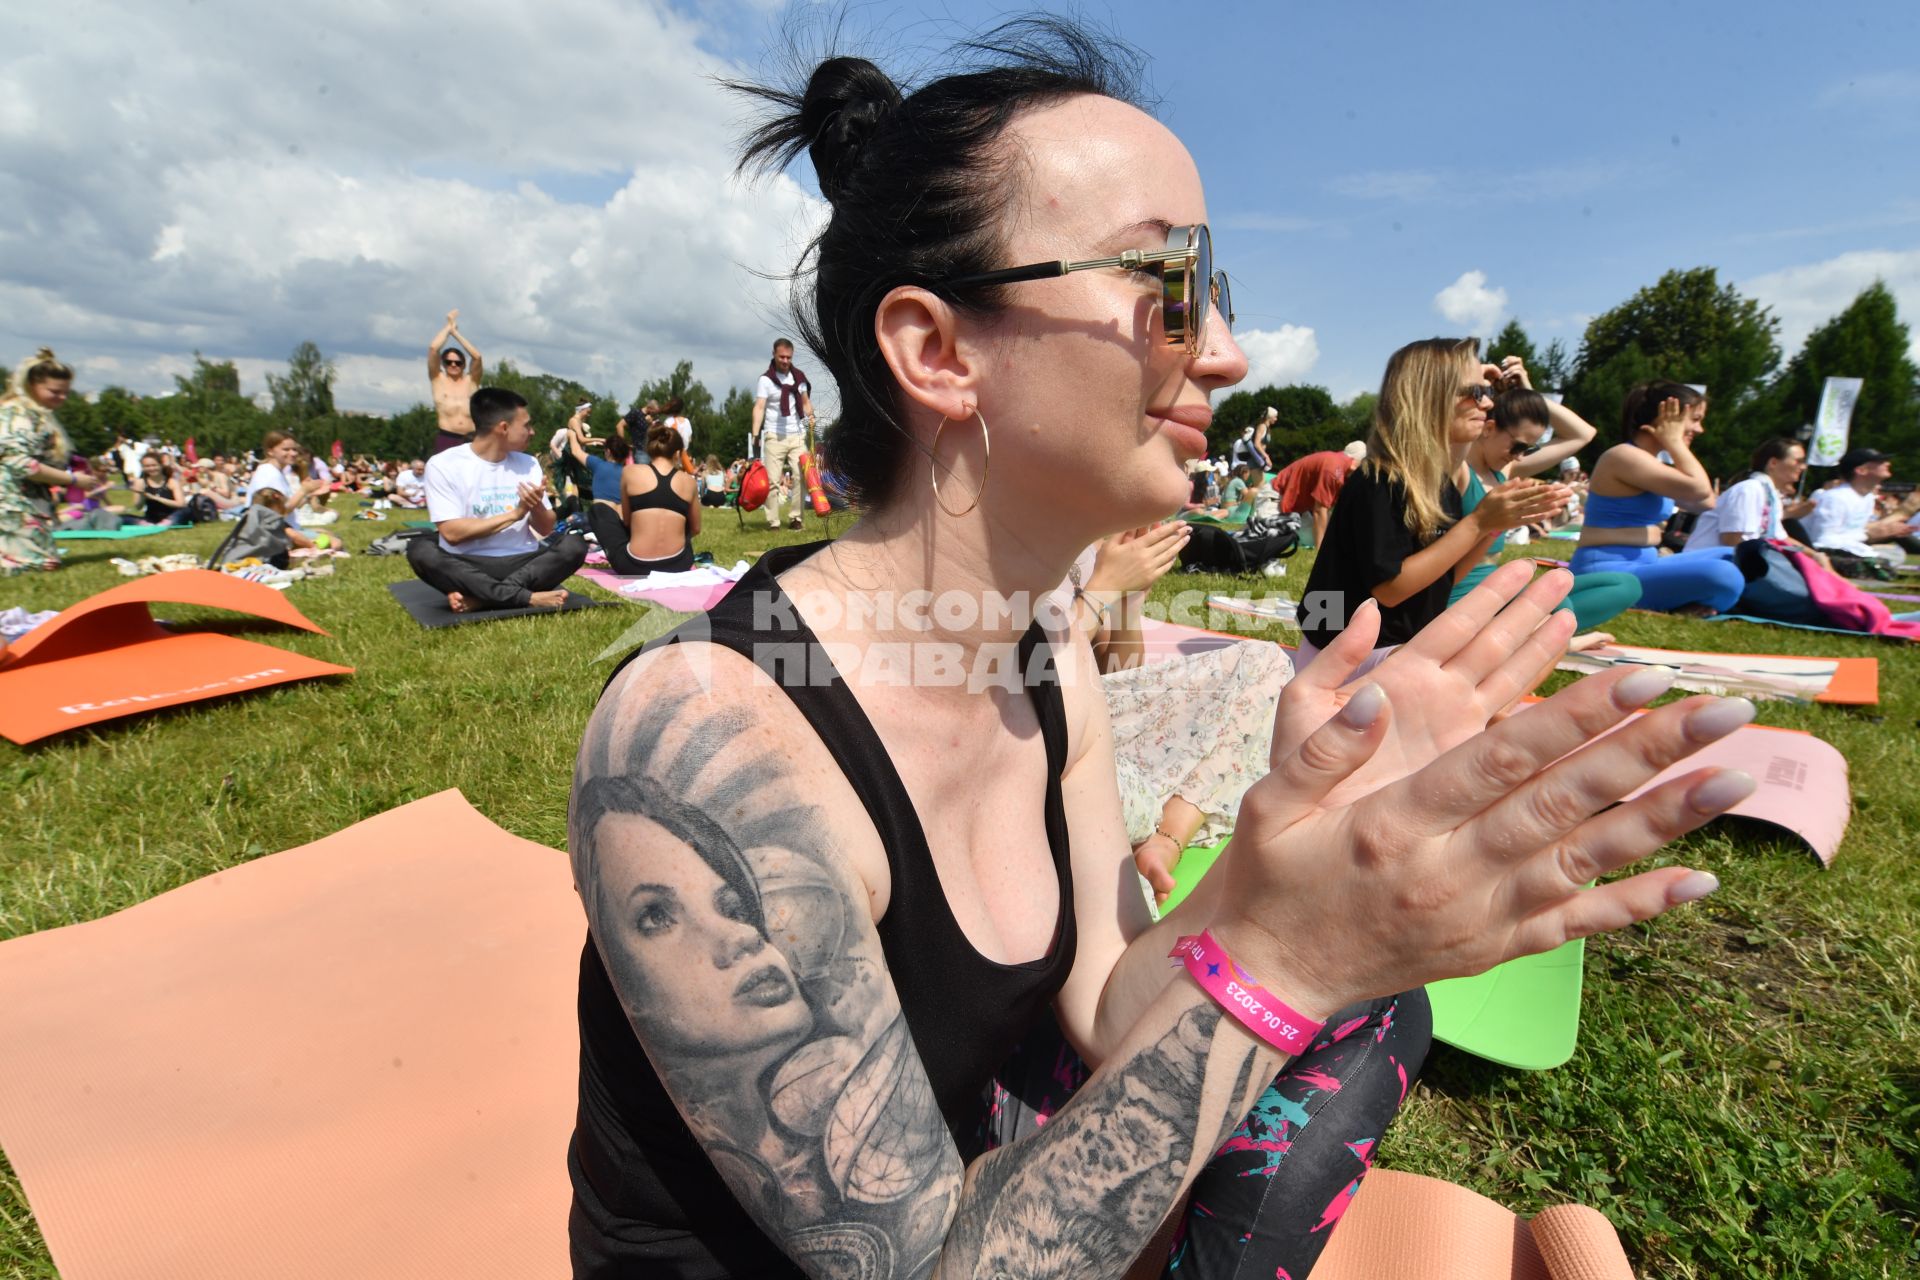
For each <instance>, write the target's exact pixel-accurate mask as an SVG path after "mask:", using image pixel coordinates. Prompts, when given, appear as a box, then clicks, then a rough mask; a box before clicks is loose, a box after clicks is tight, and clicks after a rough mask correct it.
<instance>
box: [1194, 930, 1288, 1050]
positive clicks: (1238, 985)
mask: <svg viewBox="0 0 1920 1280" xmlns="http://www.w3.org/2000/svg"><path fill="white" fill-rule="evenodd" d="M1167 955H1168V958H1169V959H1171V960H1173V961H1175V962H1176V963H1180V964H1185V965H1186V967H1187V972H1188V973H1190V974H1192V975H1193V980H1194V981H1195V982H1197V983H1199V984H1200V989H1201V990H1202V991H1204V992H1206V993H1207V994H1208V995H1210V996H1212V997H1213V998H1214V1000H1215V1001H1216V1002H1217V1003H1218V1004H1219V1005H1220V1007H1221V1008H1223V1009H1225V1010H1226V1011H1227V1012H1228V1013H1230V1014H1232V1015H1233V1016H1234V1018H1235V1019H1237V1020H1238V1021H1239V1022H1240V1024H1241V1025H1242V1026H1244V1027H1246V1029H1247V1030H1249V1031H1251V1032H1253V1034H1254V1035H1256V1036H1258V1037H1259V1038H1260V1039H1262V1040H1264V1041H1266V1042H1267V1043H1268V1044H1270V1045H1272V1046H1273V1047H1274V1048H1276V1049H1278V1050H1280V1051H1281V1052H1282V1053H1286V1054H1291V1055H1292V1056H1293V1057H1296V1058H1297V1057H1299V1056H1300V1055H1301V1054H1303V1053H1305V1052H1306V1051H1307V1047H1308V1046H1309V1045H1311V1044H1312V1043H1313V1038H1314V1037H1315V1036H1317V1035H1319V1034H1320V1029H1321V1028H1322V1027H1324V1026H1326V1023H1324V1022H1315V1021H1314V1020H1313V1019H1312V1018H1309V1017H1307V1016H1306V1015H1305V1014H1303V1013H1299V1012H1297V1011H1295V1010H1294V1009H1291V1008H1289V1007H1288V1006H1287V1003H1286V1002H1285V1001H1284V1000H1282V999H1280V997H1278V996H1276V995H1274V994H1273V993H1272V992H1271V991H1268V990H1267V989H1266V988H1265V987H1262V986H1260V985H1259V984H1257V983H1256V982H1254V980H1253V977H1252V975H1250V974H1249V973H1247V971H1246V970H1245V969H1242V968H1241V967H1240V966H1239V965H1237V964H1235V963H1234V962H1233V961H1232V960H1231V959H1229V958H1228V956H1227V952H1226V949H1225V948H1224V947H1222V946H1221V945H1220V944H1219V943H1218V942H1216V941H1214V938H1213V935H1212V934H1211V933H1201V934H1197V935H1193V936H1190V937H1185V938H1182V939H1180V940H1179V941H1178V942H1176V943H1174V944H1173V950H1172V951H1170V952H1168V953H1167Z"/></svg>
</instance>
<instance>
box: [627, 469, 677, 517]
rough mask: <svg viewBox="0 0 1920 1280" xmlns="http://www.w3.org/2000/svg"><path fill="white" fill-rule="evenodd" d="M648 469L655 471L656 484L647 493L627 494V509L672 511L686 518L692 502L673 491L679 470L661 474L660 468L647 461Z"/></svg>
mask: <svg viewBox="0 0 1920 1280" xmlns="http://www.w3.org/2000/svg"><path fill="white" fill-rule="evenodd" d="M647 470H649V471H651V472H653V475H654V486H653V488H651V489H649V490H647V491H646V492H645V493H634V494H629V495H628V496H627V510H629V511H654V510H659V511H672V512H674V513H676V514H677V515H679V516H680V517H681V518H683V519H684V518H685V517H686V514H687V508H688V507H689V506H691V505H692V504H691V503H689V502H688V501H687V500H686V499H685V498H683V497H681V496H680V495H679V494H677V493H675V492H674V491H673V477H674V476H676V475H678V474H679V472H678V471H672V472H669V473H667V474H666V475H661V474H660V468H658V467H656V466H654V465H653V463H651V462H649V463H647Z"/></svg>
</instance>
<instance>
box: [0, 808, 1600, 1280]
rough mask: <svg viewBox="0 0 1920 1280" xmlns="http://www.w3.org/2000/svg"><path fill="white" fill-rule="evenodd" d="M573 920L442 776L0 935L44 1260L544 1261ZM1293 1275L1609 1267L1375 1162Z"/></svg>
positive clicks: (113, 1265)
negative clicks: (112, 908)
mask: <svg viewBox="0 0 1920 1280" xmlns="http://www.w3.org/2000/svg"><path fill="white" fill-rule="evenodd" d="M585 925H586V922H585V919H584V917H583V916H582V913H581V910H580V905H579V900H578V898H577V897H576V896H575V894H574V892H573V878H572V875H571V870H570V868H569V865H568V863H567V859H566V857H565V855H564V854H562V853H560V852H558V851H557V850H553V849H548V848H545V847H543V846H541V845H537V844H534V843H532V842H530V841H527V840H522V839H520V838H518V837H516V836H512V835H509V834H507V833H506V832H504V831H501V830H500V829H499V828H498V827H496V826H494V825H493V824H492V823H491V822H489V821H488V820H487V819H486V818H485V817H483V816H482V815H481V814H479V813H478V812H476V811H475V810H474V808H473V807H472V806H471V805H469V804H468V803H467V801H466V799H465V798H464V797H462V796H461V794H460V793H459V792H457V791H443V792H441V793H440V794H438V795H435V796H432V797H429V798H428V799H425V800H417V801H415V802H413V803H412V804H409V805H405V806H403V807H402V808H399V809H396V810H393V811H392V812H390V813H385V814H382V815H380V816H379V817H376V818H370V819H368V820H366V821H364V822H361V823H359V824H357V825H355V826H352V827H349V828H347V829H346V830H344V831H341V832H339V833H337V834H335V835H331V836H328V837H326V838H325V839H322V840H318V841H316V842H314V843H313V844H309V845H305V846H303V847H301V848H298V849H292V850H289V851H287V852H285V853H281V854H277V855H274V856H271V857H266V858H261V859H258V860H256V861H254V862H250V863H247V864H245V865H243V866H240V867H236V868H234V869H232V870H229V871H222V872H219V873H217V874H215V875H212V876H208V877H206V878H205V879H202V880H198V881H195V882H194V883H192V884H189V885H186V886H184V887H182V888H179V889H175V890H173V891H172V892H171V893H165V894H162V895H160V896H159V897H157V898H154V899H152V900H151V901H148V902H144V903H142V904H140V905H139V906H136V907H131V908H129V909H127V910H125V911H122V912H120V913H119V914H117V915H113V916H108V917H107V918H105V919H103V920H96V921H92V922H90V923H87V924H79V925H72V926H69V927H67V928H63V929H53V930H49V931H47V932H45V933H38V934H32V935H29V936H27V937H23V938H16V939H13V940H11V941H9V942H4V943H0V1009H5V1010H6V1017H5V1018H3V1019H0V1146H3V1147H4V1148H5V1150H6V1153H7V1156H8V1158H10V1159H11V1160H12V1161H13V1166H14V1169H15V1170H16V1172H17V1173H18V1174H19V1177H20V1181H21V1184H22V1186H23V1187H24V1188H25V1189H26V1194H27V1198H28V1201H29V1202H30V1204H31V1206H32V1208H33V1211H34V1214H35V1216H36V1218H37V1220H38V1222H39V1225H40V1229H41V1231H42V1232H43V1234H44V1235H45V1237H46V1241H47V1246H48V1248H49V1249H50V1250H51V1251H52V1254H53V1259H54V1262H55V1264H56V1265H57V1266H58V1267H59V1269H60V1274H61V1276H62V1277H63V1278H64V1280H257V1278H258V1277H261V1276H272V1277H274V1278H275V1280H308V1278H312V1280H337V1278H338V1277H345V1276H351V1277H354V1280H401V1278H403V1277H406V1278H412V1277H420V1276H461V1277H475V1278H478V1280H487V1278H489V1277H499V1278H500V1280H545V1278H548V1277H551V1278H552V1280H563V1277H565V1276H566V1275H567V1274H568V1263H567V1241H566V1216H567V1207H568V1199H569V1195H570V1191H569V1187H568V1182H567V1172H566V1145H567V1139H568V1135H569V1134H570V1133H571V1131H572V1127H573V1112H574V1099H575V1070H576V1062H577V1044H578V1040H577V1032H576V1029H575V1026H574V1000H575V991H576V984H577V982H578V973H579V954H580V947H581V945H582V943H583V941H584V938H585V931H586V930H585ZM1543 1267H1544V1268H1545V1269H1542V1268H1543ZM1582 1268H1584V1269H1582ZM1313 1274H1314V1277H1315V1280H1329V1278H1331V1280H1362V1278H1364V1280H1395V1278H1396V1277H1404V1278H1405V1280H1440V1278H1441V1277H1446V1278H1448V1280H1456V1278H1461V1277H1470V1278H1472V1280H1482V1278H1484V1280H1507V1278H1508V1277H1525V1278H1526V1280H1576V1278H1577V1280H1613V1278H1614V1277H1616V1276H1618V1277H1620V1278H1621V1280H1626V1277H1628V1276H1629V1275H1630V1273H1629V1272H1628V1271H1626V1270H1625V1259H1624V1257H1623V1256H1622V1255H1621V1254H1620V1246H1619V1244H1618V1242H1617V1240H1615V1238H1614V1236H1613V1234H1612V1229H1611V1228H1610V1227H1609V1226H1608V1225H1607V1222H1606V1219H1605V1218H1603V1217H1601V1216H1600V1215H1599V1214H1597V1213H1595V1212H1594V1211H1593V1210H1591V1209H1580V1208H1578V1207H1575V1206H1565V1207H1562V1208H1556V1209H1550V1210H1548V1211H1547V1212H1546V1213H1543V1214H1541V1215H1540V1216H1539V1217H1537V1218H1535V1219H1533V1221H1532V1222H1531V1223H1530V1224H1527V1223H1521V1222H1519V1221H1518V1220H1517V1219H1516V1218H1515V1217H1514V1216H1513V1215H1512V1214H1511V1213H1508V1212H1507V1211H1506V1210H1504V1209H1502V1208H1500V1207H1499V1206H1498V1205H1496V1204H1494V1203H1493V1202H1492V1201H1489V1200H1486V1199H1484V1198H1482V1197H1480V1196H1478V1195H1475V1194H1474V1193H1473V1192H1470V1191H1466V1190H1464V1189H1463V1188H1459V1187H1454V1186H1450V1185H1448V1184H1446V1183H1440V1182H1434V1181H1431V1180H1430V1179H1426V1178H1418V1177H1413V1176H1411V1175H1407V1174H1398V1173H1393V1172H1391V1171H1387V1170H1378V1169H1376V1170H1375V1171H1374V1172H1373V1173H1372V1174H1370V1175H1369V1176H1368V1178H1367V1180H1366V1182H1365V1183H1364V1184H1363V1185H1362V1188H1361V1190H1360V1193H1359V1195H1358V1196H1357V1197H1356V1199H1355V1200H1354V1203H1353V1207H1352V1208H1351V1209H1349V1210H1348V1212H1347V1214H1346V1215H1345V1217H1344V1218H1343V1219H1342V1221H1341V1223H1340V1225H1339V1227H1338V1229H1337V1230H1336V1231H1335V1233H1334V1236H1333V1241H1332V1243H1331V1245H1330V1246H1329V1248H1328V1250H1327V1253H1326V1255H1325V1256H1324V1257H1323V1258H1322V1260H1321V1262H1320V1264H1319V1266H1318V1267H1317V1268H1316V1269H1315V1271H1314V1273H1313Z"/></svg>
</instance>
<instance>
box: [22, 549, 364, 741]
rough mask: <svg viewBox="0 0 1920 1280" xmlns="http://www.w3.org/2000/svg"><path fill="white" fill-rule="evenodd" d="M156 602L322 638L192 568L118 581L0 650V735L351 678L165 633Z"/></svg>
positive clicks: (253, 594)
mask: <svg viewBox="0 0 1920 1280" xmlns="http://www.w3.org/2000/svg"><path fill="white" fill-rule="evenodd" d="M153 601H164V602H166V603H169V604H191V605H204V606H207V607H209V608H214V609H231V610H233V611H234V612H236V613H251V614H254V615H255V616H257V617H262V618H266V619H268V620H269V621H272V622H278V623H282V624H283V625H285V626H289V627H299V628H300V629H301V630H303V631H312V632H316V633H318V634H320V635H325V634H327V633H326V632H325V631H324V630H322V629H321V628H320V627H317V626H315V625H314V624H313V623H312V622H309V621H308V620H307V618H306V615H304V614H302V613H301V612H300V610H299V609H297V608H296V607H294V604H293V602H292V601H290V600H288V599H287V598H286V596H284V595H282V594H281V593H280V592H278V591H275V590H274V589H273V588H272V587H267V586H262V585H261V584H260V583H257V582H247V581H244V580H242V579H238V578H231V577H228V576H227V575H226V574H224V573H214V572H212V571H210V570H206V569H190V570H184V571H182V572H179V573H156V574H153V575H151V576H149V577H145V578H136V579H134V580H133V581H132V582H123V583H121V584H120V585H119V586H117V587H113V588H111V589H109V590H106V591H102V592H101V593H100V594H99V595H97V596H92V597H90V598H88V599H86V600H82V601H81V602H80V603H79V604H76V605H74V606H72V607H71V608H69V609H65V610H63V611H62V612H61V613H60V615H59V616H58V617H56V618H52V619H49V620H48V621H46V622H44V623H42V624H41V625H40V626H38V627H36V628H34V629H33V630H32V631H30V632H28V633H27V634H26V635H25V636H23V637H22V638H21V639H20V640H19V641H17V642H16V643H15V644H13V645H12V646H11V647H8V648H4V649H0V735H5V736H6V737H8V738H10V739H12V740H13V741H14V742H17V743H21V744H23V745H24V744H26V743H29V742H36V741H38V740H39V739H41V738H45V737H48V736H49V735H51V734H56V733H63V732H65V731H67V730H69V729H77V728H80V727H82V726H83V725H89V724H99V723H101V722H102V721H105V720H117V719H119V718H120V717H122V716H130V715H137V714H139V713H140V712H142V711H151V710H154V709H156V708H159V707H173V706H179V705H181V704H182V703H187V702H199V701H201V700H202V699H205V698H219V697H225V696H226V695H228V694H233V693H241V692H244V691H245V690H248V689H259V688H264V687H265V686H267V685H275V684H285V683H287V682H288V681H291V680H308V679H311V678H313V677H314V676H330V675H351V674H353V668H352V667H340V666H335V665H334V664H333V663H330V662H321V661H318V660H317V659H314V658H309V657H306V656H304V655H302V654H298V653H293V652H291V651H289V650H286V649H278V648H275V647H274V646H272V645H266V644H259V643H257V642H255V641H252V640H242V639H240V638H239V637H238V636H228V635H220V634H218V633H215V632H178V631H169V630H168V629H167V628H165V627H163V626H161V625H160V624H159V623H157V622H155V621H154V620H153V615H152V613H150V612H149V611H148V609H147V606H148V604H149V603H151V602H153Z"/></svg>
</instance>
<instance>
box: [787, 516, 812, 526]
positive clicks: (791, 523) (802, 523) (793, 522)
mask: <svg viewBox="0 0 1920 1280" xmlns="http://www.w3.org/2000/svg"><path fill="white" fill-rule="evenodd" d="M806 527H807V522H806V521H804V520H802V519H801V518H800V517H799V516H795V517H794V518H793V519H791V520H789V521H787V528H789V529H804V528H806Z"/></svg>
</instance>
